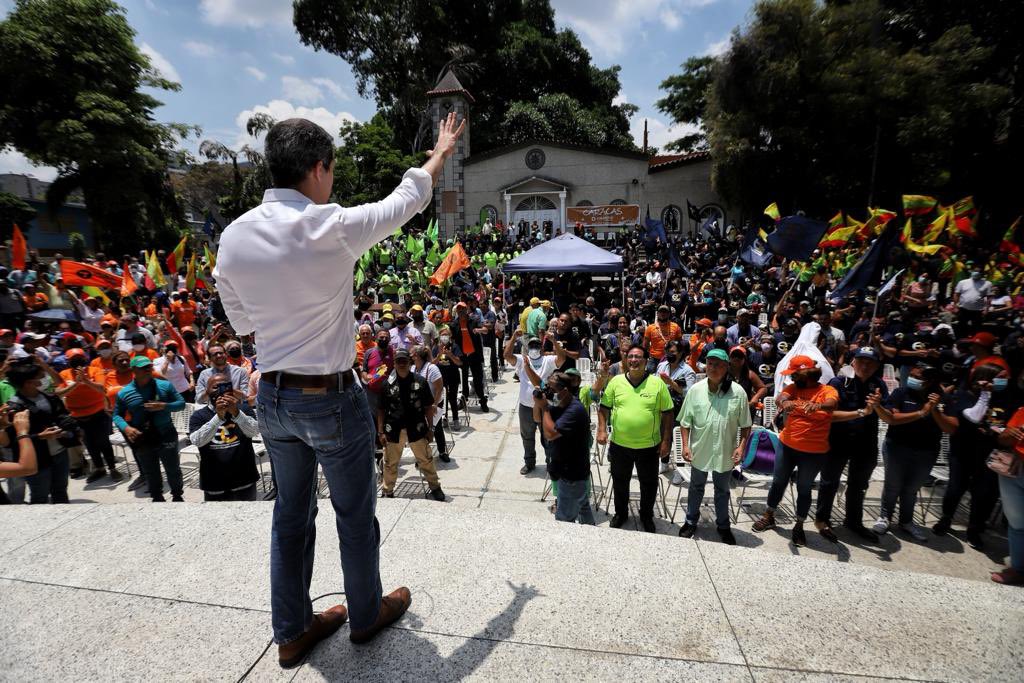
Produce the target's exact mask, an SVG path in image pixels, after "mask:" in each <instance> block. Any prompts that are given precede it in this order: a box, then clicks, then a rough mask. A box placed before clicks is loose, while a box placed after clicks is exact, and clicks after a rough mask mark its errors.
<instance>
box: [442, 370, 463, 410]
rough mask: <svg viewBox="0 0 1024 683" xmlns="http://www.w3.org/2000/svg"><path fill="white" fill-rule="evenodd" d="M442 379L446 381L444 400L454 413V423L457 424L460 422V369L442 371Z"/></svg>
mask: <svg viewBox="0 0 1024 683" xmlns="http://www.w3.org/2000/svg"><path fill="white" fill-rule="evenodd" d="M441 379H442V380H443V381H444V400H445V402H446V403H447V404H448V408H449V409H451V411H452V422H457V421H458V420H459V383H460V374H459V369H458V368H457V367H453V368H452V369H450V370H442V371H441Z"/></svg>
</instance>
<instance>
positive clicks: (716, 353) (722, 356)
mask: <svg viewBox="0 0 1024 683" xmlns="http://www.w3.org/2000/svg"><path fill="white" fill-rule="evenodd" d="M712 358H717V359H718V360H720V361H725V362H726V363H728V362H729V354H727V353H726V352H725V351H723V350H722V349H711V350H710V351H708V357H707V359H708V360H711V359H712Z"/></svg>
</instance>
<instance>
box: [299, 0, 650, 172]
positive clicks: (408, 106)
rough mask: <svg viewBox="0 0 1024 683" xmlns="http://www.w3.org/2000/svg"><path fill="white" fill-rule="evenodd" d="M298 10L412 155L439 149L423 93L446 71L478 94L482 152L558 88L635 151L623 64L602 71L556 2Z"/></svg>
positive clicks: (326, 2) (309, 0) (307, 35)
mask: <svg viewBox="0 0 1024 683" xmlns="http://www.w3.org/2000/svg"><path fill="white" fill-rule="evenodd" d="M294 7H295V14H294V20H295V28H296V29H297V31H298V33H299V37H300V38H301V40H302V42H303V43H305V44H306V45H310V46H312V47H314V48H315V49H317V50H326V51H327V52H330V53H332V54H336V55H338V56H340V57H341V58H342V59H344V60H345V61H346V62H348V63H349V64H350V65H351V66H352V70H353V72H354V73H355V75H356V86H357V88H358V91H359V94H360V95H362V96H364V97H368V96H373V97H374V98H375V99H376V102H377V106H378V109H379V111H380V113H381V114H382V115H383V116H384V118H385V120H386V121H387V122H388V124H389V125H390V126H391V127H392V128H393V129H394V131H395V136H396V139H397V140H398V144H399V146H400V148H401V149H403V150H404V151H405V152H407V153H408V152H417V151H420V150H422V149H424V148H426V147H428V146H429V145H430V140H431V136H432V134H433V131H432V130H431V129H430V121H429V119H428V118H427V116H426V109H427V101H426V98H425V96H424V93H426V92H427V91H428V90H430V89H431V88H432V87H433V86H434V84H435V83H436V82H437V81H438V80H439V79H440V77H441V75H442V74H443V73H444V70H445V68H447V67H451V68H452V69H453V70H454V71H455V73H456V75H457V76H458V77H459V79H460V81H461V82H462V84H463V85H464V86H465V87H466V88H467V89H469V90H470V91H471V92H472V93H473V96H474V98H475V99H476V104H475V106H474V108H473V113H472V116H473V143H474V149H475V150H478V151H483V150H485V149H488V148H491V147H494V146H497V145H499V144H502V143H503V142H505V141H506V140H507V138H505V137H503V135H502V130H504V129H505V128H506V126H505V123H504V122H505V120H506V112H507V111H508V110H509V108H510V107H512V106H513V103H517V102H521V103H534V104H535V103H537V102H538V100H539V98H540V97H541V96H542V95H546V94H555V93H562V94H564V95H565V96H566V97H568V98H571V99H573V100H575V101H576V102H577V104H578V107H579V108H580V109H582V110H586V111H588V112H589V113H590V115H591V116H592V117H593V119H594V120H596V121H597V122H599V123H600V125H601V126H602V128H603V134H604V138H605V140H606V141H607V142H606V143H605V144H606V145H615V146H622V147H625V148H627V149H635V145H634V144H633V142H632V139H631V138H630V137H629V116H630V115H631V114H632V113H633V112H634V111H635V107H633V106H631V105H628V104H624V105H613V104H612V100H613V99H614V98H615V97H616V96H617V95H618V94H619V90H620V83H619V69H618V67H612V68H609V69H598V68H597V67H595V66H594V65H593V64H592V63H591V59H590V54H589V53H588V52H587V50H586V49H585V48H584V47H583V45H582V43H580V41H579V38H578V37H577V36H576V34H575V33H573V32H572V31H570V30H567V29H563V30H561V31H558V30H556V28H555V21H554V10H552V8H551V4H550V2H548V0H481V1H480V2H472V3H466V2H457V1H456V0H445V1H443V2H438V1H437V0H354V1H352V2H335V1H334V0H296V2H295V3H294ZM439 43H440V44H439ZM567 111H569V110H567ZM518 115H519V114H517V116H518ZM559 125H561V126H563V127H564V126H568V125H570V124H569V123H564V124H559ZM509 126H511V127H513V128H515V125H514V124H513V123H512V122H510V123H509Z"/></svg>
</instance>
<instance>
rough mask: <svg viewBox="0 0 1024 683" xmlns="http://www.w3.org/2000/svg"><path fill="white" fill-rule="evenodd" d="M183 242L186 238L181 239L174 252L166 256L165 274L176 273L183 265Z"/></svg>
mask: <svg viewBox="0 0 1024 683" xmlns="http://www.w3.org/2000/svg"><path fill="white" fill-rule="evenodd" d="M185 242H186V238H185V237H182V238H181V241H180V242H178V246H176V247H175V248H174V251H172V252H171V253H170V254H168V255H167V272H169V273H177V272H178V268H179V267H180V266H183V265H185Z"/></svg>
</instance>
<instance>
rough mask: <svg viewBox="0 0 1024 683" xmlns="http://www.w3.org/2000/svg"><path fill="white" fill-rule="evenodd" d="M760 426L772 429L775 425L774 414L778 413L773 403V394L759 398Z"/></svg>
mask: <svg viewBox="0 0 1024 683" xmlns="http://www.w3.org/2000/svg"><path fill="white" fill-rule="evenodd" d="M761 405H762V406H763V408H762V409H761V426H762V427H764V428H765V429H771V430H774V429H775V427H774V425H775V416H776V415H777V414H778V412H779V409H778V406H776V405H775V397H774V396H765V397H764V398H763V399H762V400H761Z"/></svg>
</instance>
